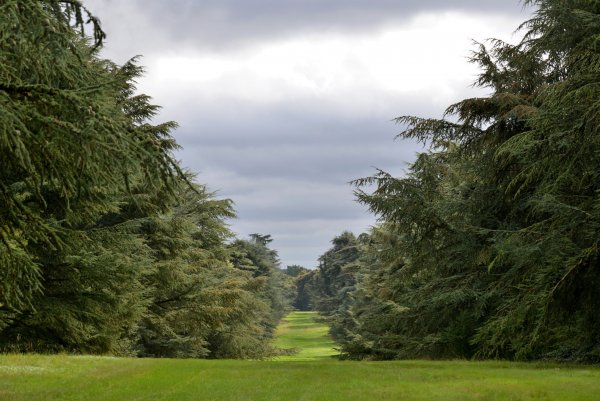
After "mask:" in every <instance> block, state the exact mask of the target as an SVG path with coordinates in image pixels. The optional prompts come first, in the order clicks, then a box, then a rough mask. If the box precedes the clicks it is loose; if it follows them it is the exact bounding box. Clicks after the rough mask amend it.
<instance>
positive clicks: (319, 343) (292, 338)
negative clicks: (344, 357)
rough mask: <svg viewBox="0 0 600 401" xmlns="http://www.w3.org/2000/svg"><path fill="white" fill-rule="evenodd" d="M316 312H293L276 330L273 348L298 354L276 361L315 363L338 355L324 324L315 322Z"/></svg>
mask: <svg viewBox="0 0 600 401" xmlns="http://www.w3.org/2000/svg"><path fill="white" fill-rule="evenodd" d="M316 316H317V314H316V312H293V313H290V314H289V315H287V316H286V317H285V318H284V319H283V320H282V322H281V324H280V325H279V327H278V328H277V332H276V337H275V346H276V347H278V348H283V349H296V350H297V351H298V352H297V353H296V354H293V355H289V356H281V357H278V358H276V360H278V361H316V360H323V359H331V358H332V357H334V356H336V355H338V352H337V351H336V350H335V348H334V347H335V343H334V342H333V341H332V340H331V338H330V337H329V335H328V334H327V332H328V331H329V329H328V328H327V326H325V325H324V324H320V323H317V322H315V320H314V319H315V317H316Z"/></svg>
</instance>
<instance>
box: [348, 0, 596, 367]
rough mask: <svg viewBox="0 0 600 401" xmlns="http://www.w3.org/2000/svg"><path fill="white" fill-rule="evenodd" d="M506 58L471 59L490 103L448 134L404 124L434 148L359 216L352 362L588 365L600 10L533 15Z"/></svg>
mask: <svg viewBox="0 0 600 401" xmlns="http://www.w3.org/2000/svg"><path fill="white" fill-rule="evenodd" d="M528 3H531V4H533V5H536V6H537V7H538V11H537V12H536V14H535V16H534V18H533V19H532V20H530V21H528V22H526V23H525V24H523V28H524V29H525V30H526V35H525V37H524V39H523V40H522V41H521V43H519V44H518V45H515V46H513V45H509V44H506V43H503V42H500V41H492V42H491V48H490V49H488V48H487V47H486V46H484V45H479V47H478V49H477V51H475V52H474V54H473V57H472V60H473V62H476V63H478V64H479V65H480V67H481V68H482V73H481V75H480V77H479V79H478V81H477V82H476V83H477V85H479V86H484V87H489V88H490V89H491V90H492V91H493V92H492V94H491V95H490V96H489V97H486V98H476V99H466V100H464V101H462V102H460V103H457V104H455V105H452V106H450V107H449V108H448V109H447V114H448V115H451V116H453V117H455V119H456V120H455V121H447V120H428V119H419V118H415V117H401V118H399V119H398V122H400V123H404V124H407V125H408V127H407V129H406V130H405V131H404V132H403V133H402V134H400V136H401V137H403V138H416V139H419V140H422V141H424V142H428V143H430V144H431V145H432V150H431V151H430V152H428V153H425V154H421V155H420V156H419V157H418V159H417V161H416V162H415V163H414V164H413V165H412V166H411V169H410V171H409V173H408V174H407V176H406V177H404V178H395V177H391V176H390V175H388V174H386V173H385V172H379V173H378V174H377V175H376V176H374V177H371V178H368V179H363V180H358V181H357V184H358V185H359V186H362V185H365V184H375V185H376V186H377V189H376V190H375V191H374V192H373V193H371V194H368V193H364V192H361V191H359V192H358V198H359V201H360V202H362V203H364V204H366V205H367V206H368V207H369V208H370V210H371V211H373V212H374V213H376V214H377V215H379V216H380V217H381V219H382V220H383V221H384V222H385V223H384V224H382V225H381V227H379V228H377V229H376V230H375V231H374V232H373V233H372V235H371V241H370V245H369V247H367V248H366V251H365V254H364V255H363V257H362V259H361V264H362V265H363V266H364V267H363V268H362V269H361V272H360V274H359V276H358V277H359V284H358V285H357V289H356V290H355V291H354V297H355V298H356V303H355V305H354V307H353V308H352V309H351V310H352V312H353V313H354V317H355V320H356V321H355V322H353V323H352V324H350V325H348V326H347V327H348V328H349V329H350V330H351V331H352V334H351V335H350V336H349V337H348V338H349V340H348V341H346V343H345V345H344V350H345V351H346V353H347V354H348V355H349V356H350V357H374V358H384V359H385V358H406V357H411V358H412V357H445V358H448V357H473V356H475V357H500V358H515V359H535V358H554V359H569V360H590V361H598V360H600V359H599V358H600V348H599V344H600V331H599V330H600V321H599V320H598V319H599V318H598V316H599V315H598V313H597V311H598V310H599V308H600V305H599V304H598V297H597V296H595V295H594V294H598V293H600V276H599V274H600V273H599V270H598V261H599V258H598V238H599V235H600V231H599V228H600V226H599V222H600V215H599V214H598V212H599V210H600V209H599V208H598V204H599V198H598V196H599V194H600V187H599V183H600V176H599V172H600V160H599V159H598V157H599V156H598V155H600V148H599V146H600V143H599V142H598V138H599V135H598V134H599V133H598V126H599V122H600V113H599V111H600V108H599V104H600V103H599V102H598V99H600V81H599V79H600V78H599V77H600V57H599V56H600V55H599V52H600V46H598V37H599V35H600V8H599V3H598V2H597V1H531V2H528Z"/></svg>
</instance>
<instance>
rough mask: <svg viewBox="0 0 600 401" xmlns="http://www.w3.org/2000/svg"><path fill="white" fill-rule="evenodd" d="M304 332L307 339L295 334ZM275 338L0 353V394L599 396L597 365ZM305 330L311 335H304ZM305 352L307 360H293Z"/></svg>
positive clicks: (95, 399) (51, 397)
mask: <svg viewBox="0 0 600 401" xmlns="http://www.w3.org/2000/svg"><path fill="white" fill-rule="evenodd" d="M301 332H304V333H305V334H306V336H307V337H303V336H302V335H300V334H299V333H301ZM278 333H279V337H278V338H277V345H278V346H281V347H285V348H300V352H299V353H298V354H297V355H295V356H294V357H295V358H296V359H295V360H294V359H292V358H286V360H281V359H279V360H275V361H232V360H229V361H207V360H175V359H133V358H107V357H85V356H84V357H81V356H80V357H77V356H67V355H59V356H40V355H0V400H2V401H58V400H61V401H100V400H102V401H141V400H144V401H146V400H147V401H159V400H160V401H199V400H206V401H209V400H210V401H234V400H235V401H369V400H376V401H432V400H439V401H442V400H443V401H474V400H480V401H488V400H491V401H500V400H506V401H529V400H556V401H575V400H578V401H598V400H599V399H600V367H589V366H579V367H565V366H559V365H542V364H517V363H507V362H465V361H447V362H431V361H396V362H349V361H337V360H334V359H332V358H330V357H329V356H330V355H331V354H332V353H334V350H333V349H332V345H333V344H332V343H331V341H330V340H328V338H327V336H326V330H325V331H323V327H322V326H319V325H318V324H315V323H314V321H312V315H311V314H302V313H300V314H293V315H291V316H289V317H288V319H287V320H286V322H284V325H283V326H282V327H281V328H280V330H279V332H278ZM309 337H312V338H313V341H310V340H309V339H308V338H309ZM298 359H306V360H298Z"/></svg>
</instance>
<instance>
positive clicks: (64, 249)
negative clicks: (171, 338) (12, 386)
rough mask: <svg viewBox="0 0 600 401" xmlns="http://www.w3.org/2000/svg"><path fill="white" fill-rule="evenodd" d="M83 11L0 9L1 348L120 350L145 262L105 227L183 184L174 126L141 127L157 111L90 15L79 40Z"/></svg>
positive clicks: (47, 4) (157, 205) (76, 6)
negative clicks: (21, 342)
mask: <svg viewBox="0 0 600 401" xmlns="http://www.w3.org/2000/svg"><path fill="white" fill-rule="evenodd" d="M85 13H87V10H86V9H85V8H84V7H83V6H82V5H81V4H80V3H79V2H78V1H68V2H67V1H34V0H26V1H5V2H3V3H2V5H0V15H2V17H1V18H0V31H1V32H2V35H1V36H0V41H1V45H0V60H1V62H0V132H1V133H2V134H1V136H0V138H1V139H0V154H1V155H2V157H1V158H0V213H1V226H0V227H1V228H0V259H1V260H0V265H1V267H0V268H1V271H0V277H1V280H0V283H2V284H1V285H2V291H1V292H0V326H1V327H2V328H4V330H3V332H2V333H1V337H2V339H3V342H4V341H9V342H13V341H16V340H15V339H19V338H22V339H27V342H28V344H29V345H27V346H31V347H33V348H37V347H38V345H39V346H40V347H42V348H45V347H46V345H44V344H48V345H47V346H50V347H54V346H56V347H58V348H67V349H70V348H71V347H75V348H79V347H81V349H84V350H90V351H91V350H95V351H107V350H109V349H112V348H114V347H116V345H115V341H114V340H115V338H116V337H118V336H117V335H116V334H115V331H120V329H118V327H117V326H119V324H117V323H115V322H116V320H115V319H118V318H119V317H120V318H122V319H123V323H122V324H123V325H125V326H127V325H129V324H130V323H131V322H132V321H134V320H135V319H136V316H138V313H139V311H140V310H141V304H139V303H138V301H139V300H138V299H136V295H135V294H140V293H141V292H143V289H142V288H141V284H140V282H139V279H140V275H141V274H143V273H142V271H143V268H141V265H145V263H146V262H145V261H146V259H145V258H146V255H145V252H144V251H143V249H140V248H143V247H142V245H141V243H140V242H139V241H138V240H137V239H135V238H130V237H128V238H121V237H120V235H121V234H122V233H123V230H121V228H122V227H120V228H114V229H109V228H108V227H106V224H105V221H103V219H105V218H106V217H107V216H110V215H113V214H118V213H121V211H122V209H123V208H127V207H135V208H138V209H139V210H146V211H150V210H152V211H157V210H160V209H161V208H162V207H163V206H164V203H163V202H162V201H160V200H161V199H163V200H164V199H168V198H169V197H170V195H171V193H172V191H171V190H170V188H171V187H172V186H173V185H175V181H176V180H177V179H178V178H177V177H178V176H179V173H178V167H177V163H176V161H175V160H174V159H173V158H172V156H171V152H172V151H173V150H174V149H175V147H176V144H175V142H174V141H173V139H172V138H171V137H170V135H169V131H170V130H171V129H172V128H173V127H174V126H175V124H174V123H165V124H161V125H151V124H149V123H148V120H149V118H151V117H152V116H153V115H155V113H156V111H157V107H156V106H153V105H151V104H150V103H149V98H148V97H147V96H145V95H135V94H134V91H135V86H134V84H135V79H136V78H137V77H139V75H140V73H141V69H140V68H139V67H137V66H136V65H135V62H134V61H132V62H128V63H126V64H125V65H124V66H117V65H115V64H114V63H112V62H110V61H108V60H103V59H100V58H99V57H98V56H97V52H96V49H97V47H98V46H99V45H100V41H101V39H102V38H103V33H102V31H101V30H100V28H99V25H98V23H97V21H96V20H95V19H94V18H93V17H92V18H91V23H92V26H93V31H94V33H95V37H94V40H95V41H94V40H92V39H90V38H88V37H86V36H85V35H83V29H84V28H83V16H82V14H85ZM159 193H161V195H159ZM127 194H130V196H129V197H127V196H126V195H127ZM149 197H152V198H153V199H154V201H156V202H154V203H153V204H151V205H150V204H148V203H146V204H143V201H144V200H145V199H146V198H149ZM127 203H129V205H127ZM109 231H110V233H109ZM100 242H102V243H103V245H100V244H99V243H100ZM136 250H139V252H138V251H136ZM125 255H127V256H125ZM116 276H121V277H120V279H119V281H120V282H121V283H120V284H117V280H116ZM125 283H127V284H125ZM128 286H129V287H128ZM117 287H118V288H117ZM109 311H110V312H109ZM106 313H112V314H114V315H116V316H113V317H110V318H109V316H103V314H106ZM109 326H110V327H109ZM33 332H35V334H34V333H33ZM38 340H39V344H38V343H37V341H38ZM17 342H18V341H17ZM49 344H52V345H49Z"/></svg>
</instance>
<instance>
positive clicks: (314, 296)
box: [303, 231, 366, 341]
mask: <svg viewBox="0 0 600 401" xmlns="http://www.w3.org/2000/svg"><path fill="white" fill-rule="evenodd" d="M365 238H366V237H365V236H361V237H359V239H357V238H356V237H355V236H354V234H352V233H351V232H348V231H346V232H343V233H342V234H340V235H339V236H337V237H335V238H334V239H333V240H332V241H331V243H332V245H333V246H332V247H331V249H329V250H328V251H327V252H325V253H324V254H323V255H321V256H320V257H319V262H320V263H319V268H318V270H316V271H315V273H313V274H312V276H307V277H306V279H305V281H304V283H303V284H304V287H306V286H307V284H308V286H309V290H308V291H309V293H310V301H311V303H312V306H313V308H314V309H315V310H317V311H319V312H320V313H321V315H323V316H325V317H326V319H327V322H328V323H329V325H330V334H331V335H332V337H333V338H334V339H335V340H336V341H343V340H344V339H345V338H346V336H347V335H348V331H349V330H350V329H352V328H353V323H354V319H353V317H352V313H351V311H350V308H351V307H352V305H353V303H354V297H353V295H352V293H353V291H354V286H355V284H356V279H355V275H356V271H357V270H358V268H359V265H358V264H357V260H358V258H359V256H360V254H361V246H362V244H361V243H362V242H363V241H364V240H365ZM308 280H310V283H309V281H308ZM304 289H305V288H304ZM305 290H306V289H305Z"/></svg>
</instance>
